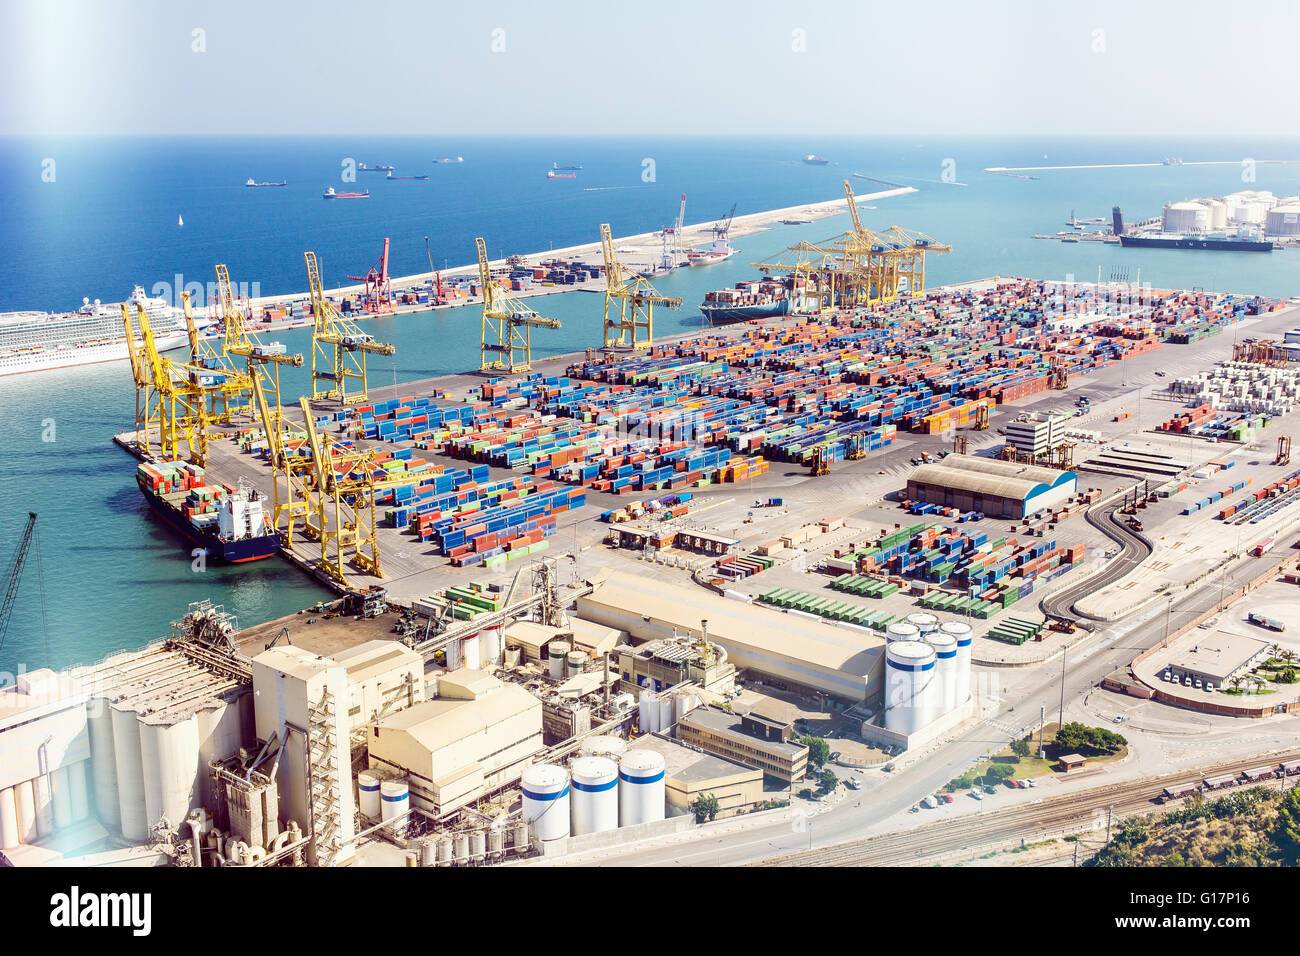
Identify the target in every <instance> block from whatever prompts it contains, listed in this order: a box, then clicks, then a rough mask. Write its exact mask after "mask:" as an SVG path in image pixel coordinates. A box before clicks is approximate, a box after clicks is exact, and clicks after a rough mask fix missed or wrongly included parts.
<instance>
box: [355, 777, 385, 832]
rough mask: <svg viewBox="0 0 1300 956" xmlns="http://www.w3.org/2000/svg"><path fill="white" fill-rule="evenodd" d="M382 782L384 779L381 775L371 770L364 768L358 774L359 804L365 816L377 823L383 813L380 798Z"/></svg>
mask: <svg viewBox="0 0 1300 956" xmlns="http://www.w3.org/2000/svg"><path fill="white" fill-rule="evenodd" d="M380 783H382V781H381V780H380V778H379V775H378V774H375V773H371V772H370V771H369V770H362V771H361V772H360V773H359V774H357V806H358V807H359V808H360V810H361V815H362V816H363V817H365V818H366V819H367V820H372V821H374V822H376V823H377V822H379V820H380V819H381V813H382V811H381V809H380V804H381V801H380V799H379V785H380Z"/></svg>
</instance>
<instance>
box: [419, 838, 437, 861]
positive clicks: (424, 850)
mask: <svg viewBox="0 0 1300 956" xmlns="http://www.w3.org/2000/svg"><path fill="white" fill-rule="evenodd" d="M437 865H438V843H437V841H436V840H425V841H424V842H423V843H421V844H420V866H437Z"/></svg>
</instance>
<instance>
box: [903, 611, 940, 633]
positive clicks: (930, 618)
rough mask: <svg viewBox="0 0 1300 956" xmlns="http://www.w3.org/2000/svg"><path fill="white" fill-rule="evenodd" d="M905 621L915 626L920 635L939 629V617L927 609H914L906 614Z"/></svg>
mask: <svg viewBox="0 0 1300 956" xmlns="http://www.w3.org/2000/svg"><path fill="white" fill-rule="evenodd" d="M906 620H907V623H908V624H911V625H912V626H913V627H914V628H916V630H917V633H918V634H920V636H921V637H925V635H927V634H929V633H930V632H932V631H937V630H938V629H939V619H938V618H937V617H935V616H934V615H933V614H931V613H930V612H929V611H916V612H914V613H912V614H909V615H907V618H906Z"/></svg>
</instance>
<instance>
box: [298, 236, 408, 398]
mask: <svg viewBox="0 0 1300 956" xmlns="http://www.w3.org/2000/svg"><path fill="white" fill-rule="evenodd" d="M303 258H304V259H306V261H307V282H308V285H309V286H310V288H311V311H312V316H313V318H314V320H315V323H314V325H313V327H312V333H311V343H312V352H311V397H312V398H313V399H319V398H337V399H338V400H339V401H340V402H342V403H343V404H345V405H346V404H351V403H355V402H364V401H365V400H366V395H367V393H368V391H369V383H368V381H367V379H366V356H367V355H369V354H370V353H371V352H374V353H375V354H377V355H392V354H393V353H394V352H395V351H396V349H394V348H393V347H392V346H391V345H388V344H387V343H384V342H377V341H375V338H374V336H373V335H368V334H366V333H365V332H362V331H361V329H360V328H359V327H358V326H357V325H356V323H355V322H352V321H351V320H349V319H345V318H343V316H341V315H340V314H339V313H338V310H337V309H335V308H334V306H333V305H332V304H331V303H330V302H329V300H328V299H326V298H325V291H324V289H322V288H321V281H320V267H319V266H318V265H317V263H316V253H314V252H305V253H303ZM348 379H355V380H357V381H359V382H360V383H361V391H360V392H354V393H352V394H348Z"/></svg>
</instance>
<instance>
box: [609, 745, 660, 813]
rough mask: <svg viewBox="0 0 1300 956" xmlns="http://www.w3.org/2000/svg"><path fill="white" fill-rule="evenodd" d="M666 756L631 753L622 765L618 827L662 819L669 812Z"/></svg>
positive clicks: (637, 751) (644, 751)
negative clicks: (666, 787)
mask: <svg viewBox="0 0 1300 956" xmlns="http://www.w3.org/2000/svg"><path fill="white" fill-rule="evenodd" d="M666 799H667V796H666V794H665V790H664V758H663V754H660V753H657V752H655V751H653V750H629V751H628V752H627V753H625V754H623V759H622V760H620V761H619V763H618V825H619V826H622V827H632V826H636V825H637V824H639V823H650V822H653V821H655V820H662V819H663V818H664V814H665V812H666V809H665V801H666Z"/></svg>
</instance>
